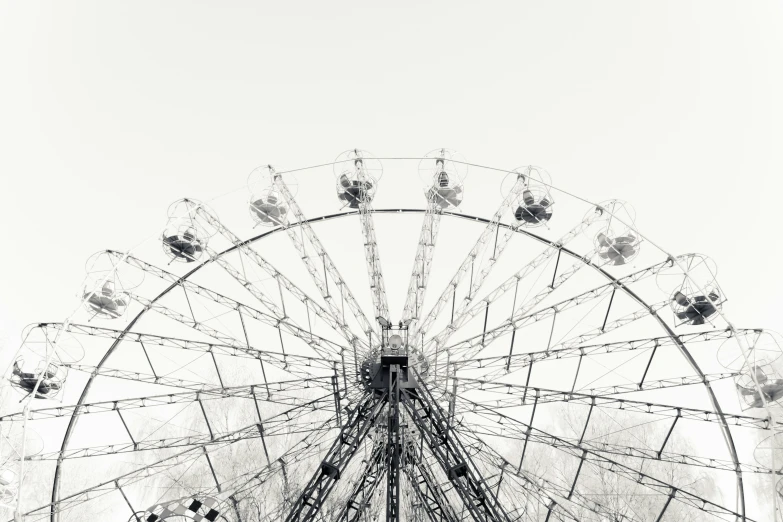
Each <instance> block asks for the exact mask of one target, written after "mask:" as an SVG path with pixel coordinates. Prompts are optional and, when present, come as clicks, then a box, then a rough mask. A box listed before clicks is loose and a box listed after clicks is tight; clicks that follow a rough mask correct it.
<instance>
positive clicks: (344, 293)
mask: <svg viewBox="0 0 783 522" xmlns="http://www.w3.org/2000/svg"><path fill="white" fill-rule="evenodd" d="M272 179H273V183H274V186H275V188H276V189H277V190H278V191H279V192H280V194H281V196H282V197H283V200H284V201H285V202H286V204H287V205H288V208H289V211H290V212H291V213H292V214H293V215H294V216H295V217H296V218H297V220H298V223H297V227H289V226H287V224H286V223H280V225H281V226H283V227H284V228H285V229H286V233H287V235H288V238H289V239H290V240H291V243H292V244H293V245H294V248H296V251H297V252H298V253H299V256H300V257H301V259H302V262H303V263H304V264H305V267H306V268H307V272H308V273H309V274H310V277H311V278H312V280H313V282H314V283H315V285H316V287H318V291H319V292H320V293H321V297H322V298H323V299H324V302H326V304H327V306H328V308H329V312H330V313H331V315H332V317H334V318H335V320H337V321H338V324H339V325H340V329H341V331H342V330H343V329H348V325H347V324H345V320H344V319H343V316H344V308H342V307H344V306H345V305H347V306H348V308H349V310H350V312H351V313H352V314H353V317H354V318H355V319H356V321H357V322H358V323H359V326H360V328H361V330H362V332H364V334H365V336H366V337H367V339H368V340H370V339H371V338H372V335H373V333H374V330H375V326H374V324H373V323H371V322H370V321H369V320H368V319H367V317H366V316H365V314H364V311H362V309H361V307H360V306H359V303H358V302H357V301H356V298H355V297H354V295H353V292H351V289H350V288H349V287H348V285H347V284H346V283H345V280H344V279H343V277H342V276H341V275H340V272H339V271H338V270H337V267H336V266H335V264H334V262H333V261H332V258H331V257H330V256H329V254H328V253H327V252H326V249H325V248H324V246H323V244H322V243H321V240H320V239H319V238H318V236H317V235H316V233H315V231H314V230H313V227H312V226H311V225H310V222H309V221H308V220H307V219H306V217H305V215H304V212H303V211H302V209H301V207H300V206H299V203H297V201H296V199H295V198H294V195H293V194H292V193H291V190H290V189H289V188H288V185H286V183H285V181H284V180H283V178H282V176H280V175H279V174H276V173H274V172H273V173H272ZM305 242H307V243H305ZM308 246H309V247H310V249H311V250H312V251H313V252H314V253H315V256H312V255H310V254H309V253H308V248H307V247H308ZM313 257H315V259H317V260H318V265H319V266H316V262H315V261H313ZM329 279H331V281H332V288H331V289H330V287H329ZM335 290H336V291H337V292H338V295H339V297H340V301H341V308H338V306H337V303H336V302H335V301H336V300H335V295H333V294H334V291H335ZM376 340H377V334H376Z"/></svg>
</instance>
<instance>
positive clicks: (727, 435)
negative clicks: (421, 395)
mask: <svg viewBox="0 0 783 522" xmlns="http://www.w3.org/2000/svg"><path fill="white" fill-rule="evenodd" d="M425 212H426V210H425V209H410V208H400V209H379V210H372V213H373V214H423V213H425ZM442 214H443V215H446V216H452V217H457V218H462V219H467V220H469V221H475V222H479V223H489V222H490V220H489V219H486V218H481V217H477V216H471V215H467V214H461V213H458V212H450V211H443V212H442ZM358 215H359V211H358V210H355V211H351V212H340V213H336V214H328V215H324V216H320V217H316V218H311V219H308V220H306V223H317V222H320V221H330V220H333V219H337V218H342V217H348V216H358ZM297 225H298V223H292V224H291V225H290V226H293V227H295V226H297ZM499 226H500V227H502V228H506V229H514V231H515V232H516V233H520V234H523V235H525V236H528V237H530V238H532V239H535V240H536V241H538V242H540V243H543V244H545V245H549V246H552V247H556V248H559V249H560V250H561V251H562V252H564V253H566V254H568V255H569V256H571V257H573V258H574V259H578V260H580V261H582V262H583V263H585V264H586V265H588V266H590V267H591V268H593V269H594V270H596V271H597V272H599V273H600V274H601V275H602V276H604V277H605V278H606V279H607V280H609V281H610V282H612V283H615V284H617V278H615V277H613V276H612V275H611V274H609V273H608V272H607V271H606V270H604V269H602V268H601V267H599V266H597V265H595V264H594V263H593V262H591V261H590V260H588V259H585V258H584V257H583V256H580V255H579V254H577V253H576V252H573V251H572V250H569V249H567V248H565V247H562V246H558V245H557V244H556V243H553V242H552V241H549V240H548V239H545V238H543V237H541V236H538V235H536V234H533V233H532V232H529V231H527V230H525V229H524V228H522V227H517V228H515V227H512V226H511V225H507V224H504V223H499ZM289 228H290V227H289ZM281 230H284V229H283V228H281V227H276V228H273V229H272V230H268V231H267V232H264V233H263V234H259V235H257V236H254V237H252V238H250V239H247V240H245V241H243V242H242V243H241V245H249V244H252V243H255V242H256V241H259V240H261V239H263V238H265V237H267V236H270V235H272V234H274V233H276V232H280V231H281ZM237 248H239V247H238V246H237V245H234V246H232V247H231V248H228V249H226V250H224V251H223V252H220V253H219V254H218V257H220V256H223V255H225V254H228V253H230V252H233V251H234V250H236V249H237ZM211 262H212V260H211V259H210V260H207V261H204V262H203V263H201V264H199V265H198V266H196V267H194V268H193V270H191V271H190V272H188V273H187V274H185V275H183V276H182V277H181V278H180V279H179V281H177V282H176V283H172V284H171V285H170V286H169V287H168V288H166V289H165V290H163V291H162V292H161V293H160V294H158V295H157V296H156V297H155V298H154V299H152V301H151V302H152V303H155V302H157V301H158V300H159V299H161V298H162V297H164V296H165V295H166V294H168V293H169V292H170V291H171V290H173V289H174V288H176V287H177V286H179V284H180V282H182V281H185V280H187V279H188V278H189V277H190V276H191V275H193V274H194V273H196V272H198V271H199V270H200V269H201V268H203V267H204V266H206V265H207V264H209V263H211ZM617 288H619V289H620V290H622V291H623V292H625V293H626V294H627V295H628V296H629V297H630V298H631V299H633V300H634V301H636V302H637V303H638V304H639V305H640V306H642V307H643V308H646V309H647V310H648V311H649V313H650V315H652V316H653V317H654V318H655V320H656V321H657V322H658V324H659V325H660V326H661V328H663V330H664V331H665V332H666V335H668V336H669V337H670V338H671V339H672V341H673V342H674V343H675V344H676V345H677V348H678V349H679V350H680V353H681V354H682V355H683V356H684V357H685V359H686V360H687V361H688V363H689V364H690V365H691V368H692V369H693V370H694V371H695V372H696V374H697V375H698V376H699V377H701V378H702V379H703V381H702V382H703V384H704V387H705V388H706V390H707V395H708V396H709V399H710V402H711V404H712V407H713V409H714V410H715V413H716V414H717V415H718V416H719V417H720V420H721V423H720V424H721V431H722V433H723V436H724V439H725V442H726V447H727V448H728V450H729V453H730V455H731V459H732V462H733V463H734V466H735V468H736V470H737V471H736V473H737V501H738V503H739V513H740V515H741V516H742V520H743V521H744V520H745V488H744V485H743V480H742V471H741V470H740V465H739V458H738V456H737V450H736V447H735V446H734V439H733V437H732V435H731V430H730V428H729V425H728V423H727V422H726V418H725V416H724V414H723V410H722V409H721V407H720V403H719V402H718V399H717V397H716V396H715V393H714V391H713V390H712V387H711V386H710V383H709V382H708V381H707V380H706V378H705V376H704V373H703V372H702V371H701V368H700V367H699V365H698V364H697V363H696V360H695V359H694V358H693V356H692V355H691V353H690V352H689V351H688V348H687V347H686V346H685V344H684V343H683V342H682V341H681V340H680V339H679V338H678V337H677V335H676V334H675V333H674V331H673V330H672V329H671V327H670V326H669V325H668V324H666V322H665V321H664V320H663V319H661V318H660V317H659V316H658V314H657V312H656V311H655V310H652V309H651V308H650V305H649V304H647V303H646V302H645V301H644V300H643V299H641V298H640V297H639V296H638V295H636V293H634V292H633V291H632V290H631V289H630V288H628V287H626V286H624V285H621V284H618V286H617ZM146 312H147V308H145V309H143V310H142V311H140V312H139V313H138V314H137V315H136V317H134V318H133V319H132V320H131V321H130V322H129V323H128V325H127V326H126V327H125V329H124V330H123V332H122V333H121V334H120V335H119V336H118V338H117V340H115V341H114V342H113V343H112V345H111V346H110V347H109V348H108V349H107V350H106V353H105V354H104V356H103V358H102V359H101V361H100V362H99V363H98V365H97V369H100V368H101V367H102V366H103V364H104V363H105V362H106V360H107V359H108V358H109V356H110V355H111V354H112V353H113V352H114V350H115V349H116V348H117V347H118V346H119V345H120V343H121V342H122V341H123V338H124V337H125V335H126V334H127V333H128V332H129V331H130V329H131V328H133V326H134V325H135V324H136V322H137V321H138V320H139V319H141V317H142V316H143V315H144V314H145V313H146ZM94 379H95V375H94V374H93V375H91V376H90V378H89V379H88V380H87V383H86V384H85V385H84V389H83V390H82V394H81V396H80V397H79V402H78V403H77V406H76V408H74V412H73V414H72V415H71V419H70V421H69V422H68V427H67V428H66V431H65V435H64V436H63V442H62V446H61V448H60V450H61V451H65V450H66V449H67V448H68V443H69V441H70V438H71V434H72V433H73V429H74V427H75V426H76V422H77V420H78V418H79V415H78V414H79V410H80V408H81V406H82V404H83V403H84V401H85V400H86V398H87V394H88V393H89V391H90V387H91V385H92V382H93V380H94ZM62 462H63V461H62V460H58V461H57V467H56V468H55V472H54V479H53V483H52V499H51V502H52V504H51V505H52V511H51V514H50V521H51V522H57V512H56V511H55V507H56V503H57V500H58V499H57V497H58V496H59V490H60V484H61V475H62Z"/></svg>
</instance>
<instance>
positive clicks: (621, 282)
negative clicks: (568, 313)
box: [445, 261, 669, 359]
mask: <svg viewBox="0 0 783 522" xmlns="http://www.w3.org/2000/svg"><path fill="white" fill-rule="evenodd" d="M666 266H669V262H668V261H664V262H662V263H656V264H655V265H652V266H650V267H647V268H644V269H642V270H639V271H637V272H634V273H632V274H630V275H627V276H625V277H623V278H620V279H617V280H616V281H613V282H611V283H607V284H604V285H601V286H598V287H595V288H593V289H592V290H588V291H586V292H582V293H581V294H579V295H576V296H574V297H571V298H569V299H565V300H563V301H560V302H558V303H556V304H554V305H552V306H548V307H546V308H542V309H541V310H538V311H536V312H532V313H528V314H523V315H519V316H516V315H515V316H514V317H512V318H511V319H509V320H507V321H504V322H503V323H501V324H500V325H499V326H497V327H495V328H493V329H491V330H487V331H486V332H484V333H482V334H478V335H475V336H473V337H470V338H468V339H465V340H464V341H460V342H458V343H456V344H452V345H451V346H448V347H446V348H445V351H448V352H449V353H451V354H452V359H453V358H455V357H456V356H462V357H461V358H463V359H468V358H472V357H475V355H476V354H477V353H479V352H481V350H483V349H484V348H486V347H487V346H488V345H489V344H490V343H492V342H493V341H495V340H496V339H498V338H499V337H501V336H503V335H505V334H508V333H511V332H515V331H517V330H519V329H521V328H523V327H525V326H528V325H530V324H532V323H535V322H538V321H541V320H543V319H546V318H549V317H553V316H554V315H555V314H558V313H562V312H564V311H565V310H568V309H571V308H575V307H577V306H579V305H582V304H584V303H587V302H590V301H593V300H595V299H598V298H600V297H604V296H607V295H608V294H610V293H611V292H612V291H613V290H614V289H615V288H623V287H625V286H627V285H629V284H631V283H635V282H637V281H640V280H642V279H644V278H647V277H650V276H652V275H655V274H656V273H658V272H659V271H660V270H661V269H663V268H664V267H666ZM667 303H668V301H667V302H665V303H664V305H665V304H667ZM661 306H663V305H661ZM643 312H644V313H645V314H649V310H644V311H643Z"/></svg>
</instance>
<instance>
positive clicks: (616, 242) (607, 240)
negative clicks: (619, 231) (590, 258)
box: [596, 232, 639, 266]
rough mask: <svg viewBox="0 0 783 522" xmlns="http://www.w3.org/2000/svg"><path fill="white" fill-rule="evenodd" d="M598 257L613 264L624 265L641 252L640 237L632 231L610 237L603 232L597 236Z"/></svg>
mask: <svg viewBox="0 0 783 522" xmlns="http://www.w3.org/2000/svg"><path fill="white" fill-rule="evenodd" d="M596 243H597V245H598V257H600V258H601V259H603V260H605V261H606V262H607V263H609V264H611V265H615V266H618V265H624V264H625V263H627V262H628V261H630V260H631V259H633V258H634V257H636V254H638V253H639V239H638V238H637V237H636V236H634V235H633V234H630V233H625V234H623V235H619V236H617V237H610V236H608V235H606V234H604V233H603V232H599V234H598V235H597V236H596Z"/></svg>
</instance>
